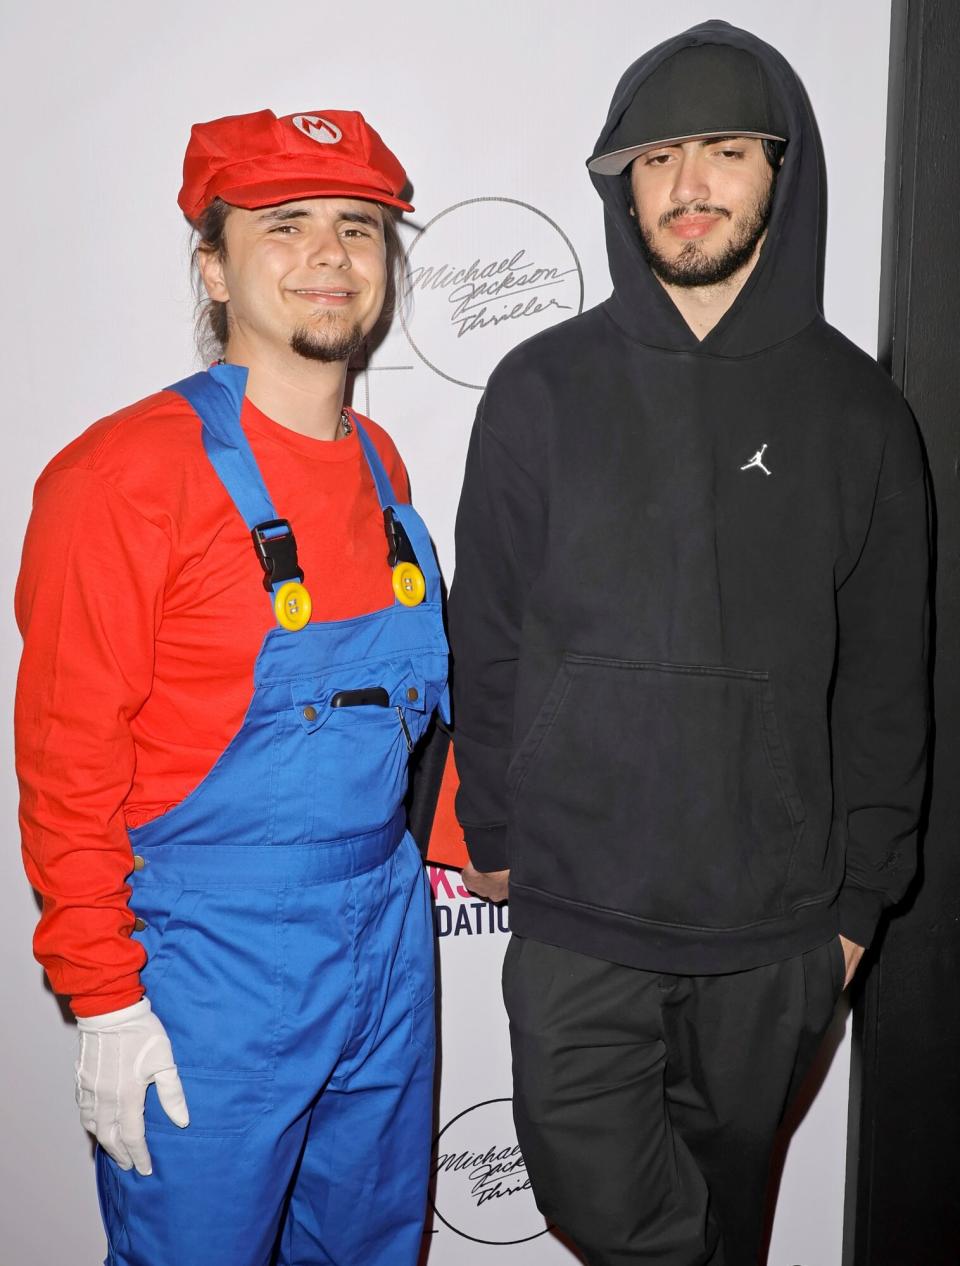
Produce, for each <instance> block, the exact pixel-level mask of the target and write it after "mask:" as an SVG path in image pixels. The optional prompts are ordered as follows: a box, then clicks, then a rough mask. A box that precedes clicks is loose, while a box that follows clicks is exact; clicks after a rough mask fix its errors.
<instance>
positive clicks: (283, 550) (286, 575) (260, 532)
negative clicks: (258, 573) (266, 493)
mask: <svg viewBox="0 0 960 1266" xmlns="http://www.w3.org/2000/svg"><path fill="white" fill-rule="evenodd" d="M250 535H251V536H252V537H253V548H254V549H255V550H256V551H257V558H259V560H260V566H261V567H262V568H263V571H264V577H263V587H264V589H266V591H267V592H268V593H269V592H270V590H271V589H272V588H273V587H274V585H281V584H283V583H284V582H285V581H287V580H297V581H300V582H301V583H302V581H303V572H302V571H301V570H300V564H299V562H298V561H297V538H296V537H295V536H294V535H293V528H292V527H291V526H290V524H289V523H288V522H287V520H286V519H268V520H267V522H266V523H258V524H257V525H256V527H255V528H254V529H253V531H252V532H251V533H250Z"/></svg>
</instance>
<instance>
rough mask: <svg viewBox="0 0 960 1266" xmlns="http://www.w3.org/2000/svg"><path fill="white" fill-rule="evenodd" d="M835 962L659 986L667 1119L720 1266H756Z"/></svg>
mask: <svg viewBox="0 0 960 1266" xmlns="http://www.w3.org/2000/svg"><path fill="white" fill-rule="evenodd" d="M842 957H843V954H842V950H840V948H839V942H836V944H833V943H831V944H830V945H824V946H822V947H820V948H819V949H815V950H811V951H810V952H809V953H807V954H803V955H801V956H799V957H797V958H794V959H789V960H787V961H785V962H782V963H773V964H771V965H769V966H767V967H758V968H756V969H754V970H752V971H745V972H738V973H736V974H733V975H726V976H673V977H665V978H664V983H665V985H668V986H669V987H668V988H666V990H665V993H664V1007H663V1019H664V1031H665V1036H666V1043H667V1075H666V1085H667V1099H668V1103H669V1112H670V1117H671V1120H672V1122H673V1125H674V1128H675V1129H676V1132H677V1133H678V1134H679V1135H680V1136H681V1137H682V1138H683V1139H684V1141H685V1143H686V1145H687V1146H688V1147H689V1149H690V1151H691V1152H692V1154H693V1156H694V1157H695V1159H696V1161H697V1164H698V1166H699V1168H700V1170H701V1172H702V1173H703V1175H704V1177H705V1179H706V1182H707V1186H708V1188H709V1191H710V1200H711V1206H712V1207H713V1209H714V1211H715V1214H716V1217H717V1220H718V1222H719V1224H720V1228H721V1232H722V1243H723V1249H724V1261H725V1263H726V1266H756V1262H757V1259H758V1256H759V1251H760V1244H761V1240H762V1233H763V1215H764V1201H765V1195H766V1189H767V1182H768V1178H769V1168H770V1157H771V1152H772V1148H773V1140H774V1135H775V1134H776V1130H777V1126H778V1125H779V1123H780V1120H781V1118H782V1116H783V1112H784V1110H785V1108H786V1105H787V1103H788V1100H789V1096H790V1094H791V1093H792V1090H793V1089H795V1088H796V1086H797V1085H798V1084H799V1081H800V1080H801V1079H802V1075H803V1073H804V1072H806V1070H807V1068H808V1067H809V1064H810V1061H811V1060H812V1059H813V1056H814V1055H815V1053H816V1049H817V1046H818V1045H819V1042H820V1040H821V1038H822V1037H823V1034H824V1033H825V1031H826V1029H827V1026H828V1024H829V1022H830V1017H831V1016H832V1014H833V1009H834V1007H835V1005H836V1001H837V998H838V997H839V994H840V990H841V989H842V986H843V975H842ZM838 959H839V960H840V961H839V963H838Z"/></svg>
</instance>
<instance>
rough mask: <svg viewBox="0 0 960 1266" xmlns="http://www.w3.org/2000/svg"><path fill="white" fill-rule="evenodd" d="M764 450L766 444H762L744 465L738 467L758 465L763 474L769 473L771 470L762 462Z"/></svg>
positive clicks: (743, 468)
mask: <svg viewBox="0 0 960 1266" xmlns="http://www.w3.org/2000/svg"><path fill="white" fill-rule="evenodd" d="M766 451H767V446H766V444H764V446H763V448H761V449H758V450H757V452H755V453H754V455H753V456H752V457H751V458H750V460H749V461H748V462H747V464H746V465H745V466H741V467H740V469H741V470H750V468H751V467H752V466H759V467H760V469H761V470H762V471H763V473H764V474H765V475H769V474H771V473H772V472H771V471H769V470H767V468H766V466H764V464H763V455H764V453H765V452H766Z"/></svg>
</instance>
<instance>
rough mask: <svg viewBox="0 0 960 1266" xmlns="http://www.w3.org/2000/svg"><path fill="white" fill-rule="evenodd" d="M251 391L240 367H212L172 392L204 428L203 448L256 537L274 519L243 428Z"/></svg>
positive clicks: (184, 380)
mask: <svg viewBox="0 0 960 1266" xmlns="http://www.w3.org/2000/svg"><path fill="white" fill-rule="evenodd" d="M246 385H247V371H246V369H244V367H243V366H242V365H213V366H211V368H210V369H207V370H203V371H201V372H200V373H199V374H193V375H191V377H189V378H184V379H182V380H181V381H180V382H175V383H174V384H173V386H172V387H168V388H167V390H168V391H175V392H176V393H177V394H178V395H181V396H183V398H184V400H186V402H187V403H188V404H189V405H190V407H191V408H192V409H193V410H194V412H195V413H196V414H197V415H198V417H199V418H200V421H201V422H202V423H203V447H204V448H205V449H206V453H207V456H208V457H209V458H210V462H211V464H212V466H213V469H214V470H215V471H216V472H217V476H218V478H219V479H220V482H221V483H222V484H223V486H224V488H226V490H227V493H228V494H229V496H230V499H231V501H232V502H233V504H234V505H235V506H236V507H237V509H238V510H239V512H240V517H241V518H242V519H243V521H244V523H246V525H247V527H248V528H250V530H251V531H252V530H253V528H254V527H255V526H256V525H257V524H258V523H266V522H268V521H269V520H271V519H276V517H277V513H276V511H275V510H274V508H273V502H272V501H271V500H270V494H269V493H268V492H267V488H266V485H265V484H264V482H263V476H262V475H261V474H260V470H259V467H258V466H257V462H256V458H255V457H254V455H253V450H252V449H251V447H250V442H249V440H248V439H247V437H246V435H244V433H243V427H242V426H241V425H240V409H241V407H242V405H243V396H244V391H245V390H246Z"/></svg>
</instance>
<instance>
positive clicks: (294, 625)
mask: <svg viewBox="0 0 960 1266" xmlns="http://www.w3.org/2000/svg"><path fill="white" fill-rule="evenodd" d="M273 609H274V611H276V613H277V620H278V622H279V623H280V625H281V626H282V627H283V628H285V629H289V630H290V632H291V633H296V631H297V630H298V629H302V628H303V626H304V625H305V624H307V623H308V622H309V620H310V614H311V612H312V611H313V602H312V600H311V598H310V594H309V593H308V592H307V590H306V587H305V586H304V585H301V584H300V582H299V581H297V580H288V581H287V583H286V584H285V585H281V586H280V588H279V589H278V590H277V596H276V597H275V598H274V600H273Z"/></svg>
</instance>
